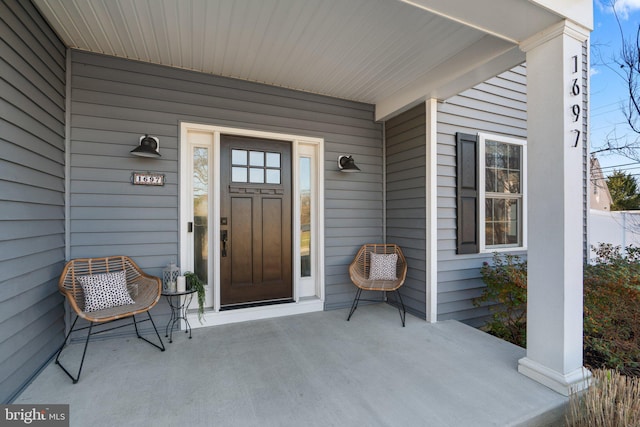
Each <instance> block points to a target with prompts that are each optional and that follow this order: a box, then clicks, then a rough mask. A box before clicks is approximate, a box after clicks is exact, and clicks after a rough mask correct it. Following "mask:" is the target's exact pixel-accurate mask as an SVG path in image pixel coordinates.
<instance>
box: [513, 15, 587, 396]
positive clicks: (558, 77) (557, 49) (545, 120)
mask: <svg viewBox="0 0 640 427" xmlns="http://www.w3.org/2000/svg"><path fill="white" fill-rule="evenodd" d="M588 35H589V30H588V29H586V28H584V27H582V26H579V25H577V24H574V23H572V22H569V21H564V22H561V23H559V24H557V25H554V26H553V27H550V28H548V29H547V30H545V31H543V32H542V33H540V34H537V35H536V36H534V37H532V38H530V39H528V40H526V41H525V42H523V43H522V44H521V49H522V50H523V51H524V52H525V53H526V57H527V110H528V111H527V115H528V129H527V134H528V136H527V138H528V144H527V146H528V148H527V149H528V164H527V166H528V180H527V181H528V218H529V219H528V221H529V225H528V271H529V273H528V305H527V310H528V311H527V356H526V357H525V358H523V359H521V360H520V361H519V367H518V370H519V371H520V372H521V373H522V374H524V375H526V376H528V377H530V378H532V379H534V380H536V381H538V382H540V383H542V384H544V385H546V386H548V387H550V388H551V389H553V390H555V391H557V392H559V393H562V394H564V395H568V394H569V393H570V392H571V391H572V389H576V388H583V387H584V385H585V381H584V380H585V375H586V374H585V373H586V371H584V370H583V368H582V329H583V328H582V326H583V323H582V322H583V320H582V311H583V296H582V263H583V215H584V211H583V209H584V205H583V192H584V189H583V170H582V169H583V149H584V144H585V141H587V139H586V138H585V137H584V135H583V123H584V119H583V117H585V116H584V114H585V112H583V111H579V110H578V109H582V107H583V102H582V101H583V95H584V94H583V73H582V68H583V66H582V60H583V56H582V44H583V42H584V41H585V40H587V38H588ZM574 79H577V81H575V82H574ZM576 83H577V85H578V87H577V88H576V87H574V84H576ZM574 105H577V107H574ZM577 131H580V134H579V136H578V133H577ZM576 143H577V145H576Z"/></svg>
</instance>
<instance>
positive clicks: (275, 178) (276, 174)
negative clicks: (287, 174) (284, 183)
mask: <svg viewBox="0 0 640 427" xmlns="http://www.w3.org/2000/svg"><path fill="white" fill-rule="evenodd" d="M267 184H280V169H267Z"/></svg>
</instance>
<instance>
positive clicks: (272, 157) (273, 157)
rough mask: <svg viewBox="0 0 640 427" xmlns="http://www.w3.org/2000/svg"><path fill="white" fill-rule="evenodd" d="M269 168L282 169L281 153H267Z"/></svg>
mask: <svg viewBox="0 0 640 427" xmlns="http://www.w3.org/2000/svg"><path fill="white" fill-rule="evenodd" d="M267 167H268V168H279V167H280V153H267Z"/></svg>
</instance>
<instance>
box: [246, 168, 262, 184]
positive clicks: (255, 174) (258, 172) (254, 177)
mask: <svg viewBox="0 0 640 427" xmlns="http://www.w3.org/2000/svg"><path fill="white" fill-rule="evenodd" d="M249 171H250V172H249V182H251V183H254V184H264V169H258V168H251V169H249Z"/></svg>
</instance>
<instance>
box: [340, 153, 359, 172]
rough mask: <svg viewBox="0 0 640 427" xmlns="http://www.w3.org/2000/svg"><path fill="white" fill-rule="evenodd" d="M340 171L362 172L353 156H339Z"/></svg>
mask: <svg viewBox="0 0 640 427" xmlns="http://www.w3.org/2000/svg"><path fill="white" fill-rule="evenodd" d="M338 170H339V171H340V172H360V168H359V167H358V166H356V162H355V161H354V160H353V157H352V156H344V155H343V156H338Z"/></svg>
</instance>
